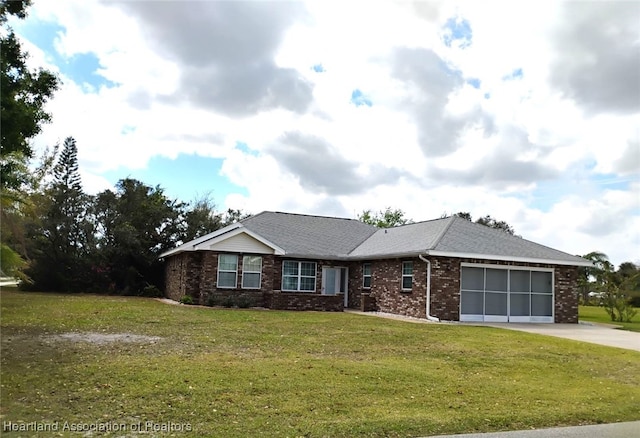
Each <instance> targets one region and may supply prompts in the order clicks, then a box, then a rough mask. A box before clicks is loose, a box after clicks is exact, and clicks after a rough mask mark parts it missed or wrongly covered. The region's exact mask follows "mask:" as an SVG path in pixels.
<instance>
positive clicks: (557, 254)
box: [350, 216, 591, 266]
mask: <svg viewBox="0 0 640 438" xmlns="http://www.w3.org/2000/svg"><path fill="white" fill-rule="evenodd" d="M418 254H423V255H427V254H428V255H433V256H447V257H458V258H479V259H485V260H505V261H514V262H529V263H547V264H557V265H571V266H591V262H589V261H588V260H585V259H583V258H581V257H577V256H574V255H571V254H567V253H565V252H562V251H558V250H556V249H553V248H549V247H547V246H544V245H540V244H538V243H535V242H531V241H530V240H526V239H522V238H521V237H516V236H513V235H511V234H508V233H506V232H504V231H501V230H496V229H494V228H490V227H487V226H485V225H480V224H476V223H474V222H471V221H468V220H466V219H462V218H459V217H456V216H452V217H448V218H444V219H436V220H432V221H426V222H418V223H415V224H409V225H403V226H401V227H396V228H388V229H386V230H378V231H377V232H376V233H375V234H374V235H373V236H371V237H370V238H369V239H367V240H365V241H364V242H363V243H362V244H361V245H360V246H358V248H356V249H355V250H354V251H353V252H352V253H351V254H350V255H351V256H352V257H355V258H359V259H364V258H382V257H390V256H391V257H401V256H411V255H414V256H415V255H418Z"/></svg>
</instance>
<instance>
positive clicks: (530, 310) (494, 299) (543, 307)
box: [460, 263, 554, 323]
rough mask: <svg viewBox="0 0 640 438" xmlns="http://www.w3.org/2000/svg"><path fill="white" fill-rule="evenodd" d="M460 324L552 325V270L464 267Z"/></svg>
mask: <svg viewBox="0 0 640 438" xmlns="http://www.w3.org/2000/svg"><path fill="white" fill-rule="evenodd" d="M460 272H461V278H460V321H474V322H482V321H484V322H550V323H551V322H553V307H554V305H553V301H554V293H553V284H554V283H553V269H546V268H528V267H520V266H499V265H479V264H471V263H463V264H462V265H461V270H460Z"/></svg>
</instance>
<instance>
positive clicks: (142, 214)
mask: <svg viewBox="0 0 640 438" xmlns="http://www.w3.org/2000/svg"><path fill="white" fill-rule="evenodd" d="M94 213H95V218H96V222H97V225H98V239H99V240H98V247H99V256H98V263H97V264H96V266H94V271H95V272H96V273H97V275H98V277H99V278H98V279H97V280H98V281H97V285H98V286H99V287H101V288H105V289H106V290H107V291H110V292H116V293H124V294H130V295H140V294H144V293H145V290H148V287H149V286H153V287H155V288H157V289H162V288H163V283H164V280H163V279H164V275H163V274H164V267H163V264H162V262H161V261H160V260H159V259H158V256H159V255H160V254H161V253H162V252H164V251H167V250H168V249H171V248H173V247H175V245H176V244H177V243H178V242H180V241H181V240H182V238H183V237H184V235H185V234H184V228H185V224H184V214H185V204H183V203H180V202H178V201H175V200H170V199H169V198H167V197H166V196H165V194H164V191H163V189H162V188H160V187H158V186H156V187H151V186H148V185H146V184H144V183H142V182H140V181H138V180H135V179H131V178H127V179H122V180H120V181H118V183H117V184H116V191H115V192H114V191H111V190H106V191H104V192H102V193H99V194H98V195H97V197H96V202H95V210H94Z"/></svg>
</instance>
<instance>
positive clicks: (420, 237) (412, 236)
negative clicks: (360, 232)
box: [349, 218, 451, 258]
mask: <svg viewBox="0 0 640 438" xmlns="http://www.w3.org/2000/svg"><path fill="white" fill-rule="evenodd" d="M450 222H451V218H446V219H436V220H431V221H426V222H418V223H415V224H409V225H403V226H400V227H393V228H385V229H382V230H378V231H376V233H375V234H374V235H372V236H371V237H369V238H368V239H367V240H365V241H364V242H362V244H361V245H359V246H358V247H357V248H356V249H354V250H353V251H352V252H351V253H350V254H349V255H350V256H352V257H362V258H366V257H382V256H390V255H398V256H400V255H409V254H425V253H426V251H427V250H428V249H431V248H433V246H434V245H435V244H436V242H437V241H438V239H439V238H440V236H441V235H442V233H443V232H444V231H445V230H446V229H447V226H448V225H449V223H450Z"/></svg>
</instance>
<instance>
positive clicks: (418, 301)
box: [370, 257, 427, 318]
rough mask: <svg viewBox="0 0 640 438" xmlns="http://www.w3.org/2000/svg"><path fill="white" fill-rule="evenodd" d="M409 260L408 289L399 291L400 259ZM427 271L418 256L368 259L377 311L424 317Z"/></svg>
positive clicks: (400, 279)
mask: <svg viewBox="0 0 640 438" xmlns="http://www.w3.org/2000/svg"><path fill="white" fill-rule="evenodd" d="M404 261H411V262H413V281H412V287H411V290H410V291H403V290H402V285H401V281H402V262H404ZM426 292H427V270H426V264H425V263H424V262H423V261H421V260H420V259H419V258H417V257H416V258H404V259H386V260H375V261H372V262H371V292H370V297H371V298H373V299H374V300H375V306H376V307H377V309H378V310H379V311H381V312H388V313H395V314H397V315H406V316H413V317H416V318H425V315H426V310H425V306H426Z"/></svg>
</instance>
